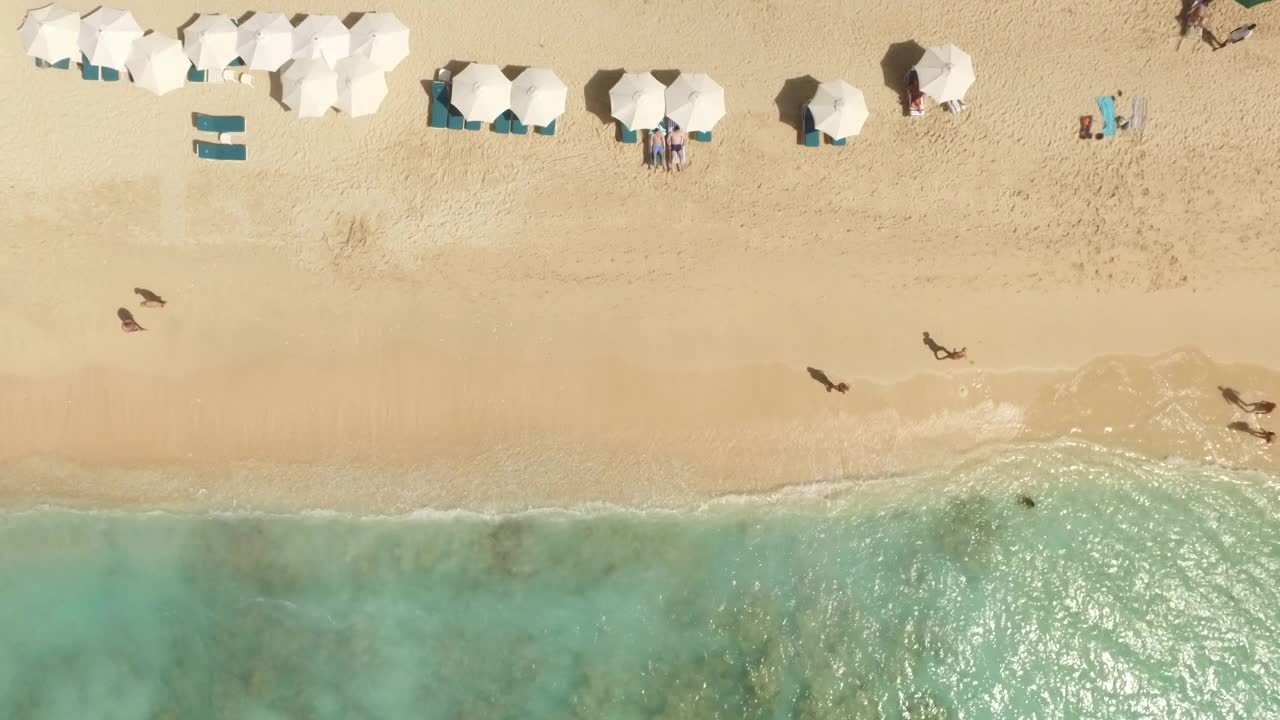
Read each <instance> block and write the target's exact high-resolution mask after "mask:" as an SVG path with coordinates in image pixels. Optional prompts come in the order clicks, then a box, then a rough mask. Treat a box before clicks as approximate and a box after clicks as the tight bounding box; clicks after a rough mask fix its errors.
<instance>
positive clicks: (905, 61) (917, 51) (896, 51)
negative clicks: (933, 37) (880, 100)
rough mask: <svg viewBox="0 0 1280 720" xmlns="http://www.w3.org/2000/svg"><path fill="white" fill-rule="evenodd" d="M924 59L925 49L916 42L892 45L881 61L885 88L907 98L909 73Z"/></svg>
mask: <svg viewBox="0 0 1280 720" xmlns="http://www.w3.org/2000/svg"><path fill="white" fill-rule="evenodd" d="M923 57H924V47H922V46H921V45H920V43H918V42H916V41H915V40H906V41H904V42H896V43H891V44H890V45H889V50H888V52H886V53H885V54H884V58H883V59H881V60H880V70H881V71H882V72H883V73H884V86H885V87H887V88H889V89H890V90H892V91H894V92H895V93H897V94H898V95H899V96H901V97H904V98H905V97H906V92H907V73H908V72H910V71H911V68H913V67H915V66H916V64H917V63H919V62H920V60H921V58H923ZM904 107H905V101H904Z"/></svg>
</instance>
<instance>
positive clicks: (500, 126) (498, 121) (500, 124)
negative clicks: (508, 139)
mask: <svg viewBox="0 0 1280 720" xmlns="http://www.w3.org/2000/svg"><path fill="white" fill-rule="evenodd" d="M507 112H509V111H504V112H503V113H502V114H501V115H499V116H498V117H496V118H494V119H493V131H494V132H496V133H501V134H503V135H506V134H507V133H509V132H511V116H510V115H508V114H507Z"/></svg>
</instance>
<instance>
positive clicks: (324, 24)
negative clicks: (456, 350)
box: [293, 15, 351, 68]
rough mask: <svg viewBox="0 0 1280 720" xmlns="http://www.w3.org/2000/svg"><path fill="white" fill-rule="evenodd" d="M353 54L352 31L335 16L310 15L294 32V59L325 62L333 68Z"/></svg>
mask: <svg viewBox="0 0 1280 720" xmlns="http://www.w3.org/2000/svg"><path fill="white" fill-rule="evenodd" d="M350 54H351V31H350V30H348V29H347V26H346V25H343V24H342V21H341V20H339V19H338V18H336V17H334V16H333V15H308V16H307V17H306V18H305V19H303V21H302V22H300V23H298V27H296V28H294V30H293V59H295V60H323V61H325V63H327V64H328V65H329V67H331V68H332V67H333V66H335V65H337V64H338V61H339V60H341V59H342V58H344V57H346V56H348V55H350Z"/></svg>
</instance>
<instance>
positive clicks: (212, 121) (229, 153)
mask: <svg viewBox="0 0 1280 720" xmlns="http://www.w3.org/2000/svg"><path fill="white" fill-rule="evenodd" d="M195 125H196V129H197V130H200V131H201V132H209V133H217V135H218V142H216V143H213V142H204V141H200V140H197V141H196V156H197V157H199V158H201V159H204V160H246V159H248V150H247V149H246V148H245V146H244V145H243V144H239V143H236V142H235V137H234V135H235V134H241V133H244V131H245V121H244V116H242V115H204V114H202V113H196V114H195Z"/></svg>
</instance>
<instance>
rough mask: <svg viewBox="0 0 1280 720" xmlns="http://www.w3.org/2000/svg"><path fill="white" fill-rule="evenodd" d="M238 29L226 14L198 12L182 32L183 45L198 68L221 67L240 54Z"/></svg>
mask: <svg viewBox="0 0 1280 720" xmlns="http://www.w3.org/2000/svg"><path fill="white" fill-rule="evenodd" d="M239 42H240V30H239V28H237V27H236V24H235V22H234V21H233V20H232V19H231V18H229V17H227V16H226V15H201V16H200V17H198V18H196V20H195V22H193V23H191V24H190V25H188V26H187V29H186V30H183V31H182V46H183V48H185V49H186V51H187V57H189V58H191V64H192V65H195V66H196V69H197V70H221V69H222V68H224V67H226V66H228V65H230V64H231V61H232V60H235V59H236V58H238V57H240V53H239V51H238V50H237V49H236V46H237V45H238V44H239Z"/></svg>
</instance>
